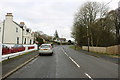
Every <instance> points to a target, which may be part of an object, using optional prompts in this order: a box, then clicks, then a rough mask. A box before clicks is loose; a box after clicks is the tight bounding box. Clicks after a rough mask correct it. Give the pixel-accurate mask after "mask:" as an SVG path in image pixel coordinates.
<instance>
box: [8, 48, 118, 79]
mask: <svg viewBox="0 0 120 80" xmlns="http://www.w3.org/2000/svg"><path fill="white" fill-rule="evenodd" d="M8 78H90V79H91V80H94V78H118V64H115V63H112V62H109V61H106V60H103V59H101V58H100V59H99V58H97V57H94V56H90V55H86V54H84V53H80V52H78V51H75V50H73V49H70V48H69V47H68V46H57V47H54V55H53V56H39V57H37V58H36V59H34V60H33V61H32V62H30V63H29V64H27V65H26V66H24V67H23V68H21V69H20V70H18V71H17V72H15V73H14V74H12V75H11V76H9V77H8ZM114 80H115V79H114Z"/></svg>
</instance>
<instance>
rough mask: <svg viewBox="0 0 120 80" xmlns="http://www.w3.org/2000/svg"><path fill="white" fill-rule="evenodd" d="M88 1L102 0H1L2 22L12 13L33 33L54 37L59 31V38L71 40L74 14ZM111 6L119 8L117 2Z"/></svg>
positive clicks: (0, 18)
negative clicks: (37, 32)
mask: <svg viewBox="0 0 120 80" xmlns="http://www.w3.org/2000/svg"><path fill="white" fill-rule="evenodd" d="M86 1H99V2H100V1H101V0H0V11H1V13H0V14H1V15H0V21H1V20H3V19H4V18H5V15H6V13H8V12H12V13H13V16H14V21H16V22H18V23H19V22H20V21H24V22H25V23H26V25H27V26H28V27H29V28H31V29H32V30H33V31H37V30H40V31H43V32H44V33H46V34H48V35H52V36H53V35H54V32H55V30H58V33H59V36H61V37H66V38H68V39H70V38H71V35H70V33H71V27H72V25H73V18H74V14H75V12H76V10H77V9H78V8H79V7H80V6H81V5H82V4H83V3H84V2H86ZM102 1H104V0H102ZM109 1H110V0H105V1H104V2H106V3H107V2H109ZM110 6H111V7H113V8H114V6H116V7H117V0H114V1H112V2H111V3H110Z"/></svg>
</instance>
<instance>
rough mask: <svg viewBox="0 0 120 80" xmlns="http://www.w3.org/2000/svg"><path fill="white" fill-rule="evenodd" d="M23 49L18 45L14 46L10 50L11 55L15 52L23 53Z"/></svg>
mask: <svg viewBox="0 0 120 80" xmlns="http://www.w3.org/2000/svg"><path fill="white" fill-rule="evenodd" d="M24 50H25V47H24V46H23V45H19V44H15V45H14V46H13V47H12V48H11V53H15V52H21V51H24Z"/></svg>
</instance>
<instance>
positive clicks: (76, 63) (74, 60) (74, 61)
mask: <svg viewBox="0 0 120 80" xmlns="http://www.w3.org/2000/svg"><path fill="white" fill-rule="evenodd" d="M69 58H70V60H72V62H73V63H74V64H75V65H76V66H77V67H78V68H80V65H79V64H78V63H77V62H76V61H75V60H73V59H72V58H71V57H69Z"/></svg>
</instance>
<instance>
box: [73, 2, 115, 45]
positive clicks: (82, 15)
mask: <svg viewBox="0 0 120 80" xmlns="http://www.w3.org/2000/svg"><path fill="white" fill-rule="evenodd" d="M108 10H109V7H108V6H107V5H105V4H104V3H102V4H101V3H98V2H86V3H85V4H84V5H83V6H82V7H81V8H80V9H79V10H78V12H77V13H76V14H75V18H74V24H73V29H72V37H73V38H74V39H75V41H77V44H78V45H79V46H83V45H87V42H88V41H87V38H89V39H90V45H91V46H108V45H112V44H113V42H114V33H113V32H112V31H113V30H114V29H113V28H112V27H111V26H109V25H110V24H109V21H110V19H108V18H106V15H107V13H108ZM106 37H107V38H106Z"/></svg>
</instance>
